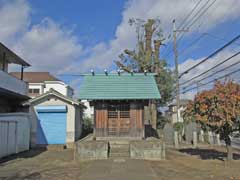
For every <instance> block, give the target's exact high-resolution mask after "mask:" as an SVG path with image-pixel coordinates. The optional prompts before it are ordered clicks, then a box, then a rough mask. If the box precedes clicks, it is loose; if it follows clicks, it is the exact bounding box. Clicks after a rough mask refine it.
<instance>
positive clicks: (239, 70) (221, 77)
mask: <svg viewBox="0 0 240 180" xmlns="http://www.w3.org/2000/svg"><path fill="white" fill-rule="evenodd" d="M237 72H240V69H237V70H235V71H233V72H230V73H228V74H225V75H223V76H220V77H218V78H215V79H214V80H211V81H208V82H206V83H204V84H199V85H198V87H201V86H205V85H207V84H210V83H213V82H215V81H216V80H219V79H223V78H225V77H227V76H230V75H232V74H235V73H237ZM198 87H192V88H189V89H187V90H185V91H183V92H182V93H181V94H184V93H186V92H188V91H191V90H194V89H196V88H198Z"/></svg>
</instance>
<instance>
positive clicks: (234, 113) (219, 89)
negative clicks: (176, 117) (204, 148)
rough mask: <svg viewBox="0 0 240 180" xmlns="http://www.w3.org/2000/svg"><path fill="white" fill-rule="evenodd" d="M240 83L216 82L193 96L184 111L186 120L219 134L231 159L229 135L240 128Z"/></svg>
mask: <svg viewBox="0 0 240 180" xmlns="http://www.w3.org/2000/svg"><path fill="white" fill-rule="evenodd" d="M239 117H240V84H237V83H234V82H232V81H226V82H224V83H220V82H216V84H215V86H214V88H213V89H211V90H208V91H203V92H202V93H200V94H198V95H196V96H195V98H194V101H193V102H190V103H189V104H188V106H187V109H186V111H185V112H184V118H185V119H186V120H190V121H191V120H196V121H198V122H200V123H201V124H202V126H204V127H208V128H210V129H211V130H212V131H215V132H216V133H219V134H220V138H221V139H222V140H224V141H225V143H226V148H227V158H228V160H232V158H233V154H232V147H231V138H230V135H231V134H232V133H233V132H234V131H239V129H240V119H239Z"/></svg>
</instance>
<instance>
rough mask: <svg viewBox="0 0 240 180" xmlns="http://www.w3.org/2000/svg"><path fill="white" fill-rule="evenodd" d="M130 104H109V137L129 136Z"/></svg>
mask: <svg viewBox="0 0 240 180" xmlns="http://www.w3.org/2000/svg"><path fill="white" fill-rule="evenodd" d="M129 133H130V104H121V103H120V104H109V106H108V136H117V137H120V136H129Z"/></svg>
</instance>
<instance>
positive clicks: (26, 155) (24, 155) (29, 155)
mask: <svg viewBox="0 0 240 180" xmlns="http://www.w3.org/2000/svg"><path fill="white" fill-rule="evenodd" d="M46 150H47V149H46V148H38V149H30V150H29V151H24V152H21V153H18V154H13V155H10V156H6V157H3V158H1V159H0V166H1V165H2V164H4V163H6V162H8V161H12V160H14V159H18V158H32V157H34V156H37V155H39V154H41V153H43V152H44V151H46Z"/></svg>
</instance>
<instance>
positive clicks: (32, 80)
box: [11, 72, 74, 98]
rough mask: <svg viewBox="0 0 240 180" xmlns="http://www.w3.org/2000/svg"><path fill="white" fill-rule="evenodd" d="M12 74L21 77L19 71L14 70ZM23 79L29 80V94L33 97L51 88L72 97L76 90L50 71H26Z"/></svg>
mask: <svg viewBox="0 0 240 180" xmlns="http://www.w3.org/2000/svg"><path fill="white" fill-rule="evenodd" d="M11 74H12V75H13V76H15V77H17V78H18V79H20V77H21V74H20V73H19V72H12V73H11ZM23 80H24V81H26V82H28V95H29V96H30V97H32V98H33V97H36V96H39V95H41V94H43V93H46V92H48V91H49V90H50V89H54V90H56V91H58V92H59V93H61V94H62V95H64V96H67V97H70V98H72V97H73V94H74V90H73V89H72V88H71V87H70V86H69V85H67V84H65V83H64V82H63V81H61V80H59V79H57V78H56V77H54V76H53V75H51V74H50V73H49V72H24V73H23Z"/></svg>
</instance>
